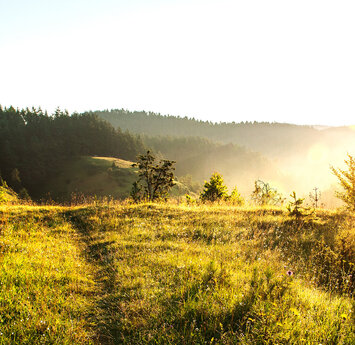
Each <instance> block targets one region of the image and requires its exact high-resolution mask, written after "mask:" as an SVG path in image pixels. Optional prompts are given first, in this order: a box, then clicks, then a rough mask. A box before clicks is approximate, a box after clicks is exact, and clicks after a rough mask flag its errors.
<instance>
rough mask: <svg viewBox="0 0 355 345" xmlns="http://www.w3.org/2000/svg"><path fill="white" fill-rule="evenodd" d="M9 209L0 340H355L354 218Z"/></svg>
mask: <svg viewBox="0 0 355 345" xmlns="http://www.w3.org/2000/svg"><path fill="white" fill-rule="evenodd" d="M1 214H2V216H1V217H2V223H3V227H4V231H2V233H1V239H0V241H2V242H1V243H5V244H4V245H2V247H1V248H4V249H1V251H2V254H1V257H0V261H1V264H2V265H3V267H5V269H3V270H2V272H1V282H2V287H3V286H4V285H3V284H4V283H6V289H3V290H1V291H2V292H1V303H0V306H1V308H2V311H3V312H2V313H1V315H4V314H6V315H10V316H11V317H9V318H7V319H6V320H4V321H0V327H2V328H0V329H2V330H0V331H1V332H2V333H3V334H2V335H1V337H2V338H0V343H1V341H2V340H3V343H13V342H14V341H15V340H21V342H22V343H26V342H27V343H31V342H32V343H41V342H42V343H56V344H57V343H58V344H61V343H68V344H70V343H82V344H86V343H90V342H92V343H97V344H319V343H321V344H353V343H355V337H354V297H353V289H354V280H353V277H354V263H353V259H354V252H353V250H354V246H353V241H354V236H355V235H354V226H353V225H354V216H353V215H349V214H345V213H344V214H343V213H340V212H330V211H319V212H318V214H317V217H316V218H315V219H312V220H307V221H303V220H301V221H300V220H295V219H293V218H292V217H290V216H289V215H288V213H287V211H286V210H284V209H281V208H248V207H245V208H238V207H233V206H223V205H217V206H213V205H208V206H204V205H192V206H186V205H168V204H161V205H159V204H141V205H128V204H126V205H119V204H116V205H115V204H113V203H107V204H105V205H103V204H99V203H95V204H92V205H90V206H83V207H67V208H63V207H62V208H61V207H47V208H46V207H42V208H40V207H32V208H31V207H27V208H25V207H24V208H21V207H17V208H16V207H7V208H3V211H2V213H1ZM15 248H17V249H21V250H15ZM56 269H58V271H57V270H56ZM18 277H20V278H18ZM12 290H15V291H17V290H18V292H17V293H16V294H14V293H8V291H12ZM33 296H41V297H40V298H39V297H36V298H34V297H33ZM28 297H29V298H28ZM27 301H30V302H27ZM29 303H30V304H29ZM14 305H16V308H14ZM28 306H31V308H30V311H31V312H28ZM26 308H27V309H26ZM26 313H27V314H26ZM26 315H32V316H31V317H29V318H28V320H27V319H26V318H24V317H23V316H26ZM21 320H27V321H26V322H27V323H26V324H24V323H21ZM41 320H42V323H41ZM22 322H24V321H22ZM43 322H45V326H46V327H44V326H41V325H42V324H43ZM12 333H13V334H12Z"/></svg>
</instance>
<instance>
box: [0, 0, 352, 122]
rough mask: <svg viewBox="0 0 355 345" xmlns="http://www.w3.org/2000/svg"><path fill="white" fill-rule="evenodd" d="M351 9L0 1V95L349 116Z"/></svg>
mask: <svg viewBox="0 0 355 345" xmlns="http://www.w3.org/2000/svg"><path fill="white" fill-rule="evenodd" d="M354 18H355V1H354V0H350V1H342V0H336V1H335V0H334V1H327V0H319V1H315V0H307V1H303V0H297V1H296V0H294V1H289V0H279V1H275V0H268V1H267V0H244V1H237V0H234V1H232V0H231V1H229V0H218V1H209V0H203V1H199V0H186V1H185V0H165V1H158V0H156V1H153V0H152V1H150V0H126V1H118V0H116V1H114V0H91V1H90V0H0V47H1V51H0V104H2V105H5V106H9V105H14V106H15V107H26V106H29V107H30V106H41V107H42V108H44V109H48V110H49V111H52V110H53V109H54V108H55V107H57V106H60V107H61V108H66V109H68V110H69V111H70V112H72V111H84V110H98V109H111V108H125V109H128V110H147V111H154V112H160V113H162V114H172V115H181V116H189V117H195V118H199V119H205V120H212V121H217V122H219V121H236V122H239V121H245V120H249V121H254V120H255V121H277V122H290V123H298V124H324V125H353V124H355V20H354Z"/></svg>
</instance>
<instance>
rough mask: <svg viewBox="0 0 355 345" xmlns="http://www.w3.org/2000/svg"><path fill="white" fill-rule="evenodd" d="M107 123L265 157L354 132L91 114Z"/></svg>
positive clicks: (147, 114) (119, 112)
mask: <svg viewBox="0 0 355 345" xmlns="http://www.w3.org/2000/svg"><path fill="white" fill-rule="evenodd" d="M90 113H91V114H96V115H97V116H99V117H100V118H102V119H105V120H106V121H108V122H110V123H111V124H112V125H113V126H114V127H117V128H118V127H119V128H121V129H122V130H128V131H130V132H131V133H137V134H145V135H149V136H157V135H170V136H178V137H186V136H198V137H204V138H208V139H210V140H213V141H218V142H222V143H225V144H227V143H234V144H237V145H240V146H245V147H248V148H250V149H252V150H253V151H257V152H261V153H262V154H266V155H268V156H272V157H277V158H282V157H288V156H289V155H290V153H291V152H294V153H297V152H300V151H302V150H307V149H308V148H309V147H310V146H312V145H313V144H314V143H316V142H317V143H318V142H323V143H327V144H330V145H333V143H334V142H337V141H339V140H341V141H344V140H350V139H351V140H352V138H353V137H354V131H352V130H351V129H349V128H329V129H325V130H318V129H315V128H314V127H312V126H298V125H292V124H284V123H268V122H240V123H235V122H231V123H225V122H222V123H213V122H209V121H200V120H196V119H190V118H187V117H184V118H182V117H176V116H163V115H160V114H156V113H152V112H145V111H141V112H138V111H134V112H130V111H127V110H124V109H113V110H104V111H95V112H90Z"/></svg>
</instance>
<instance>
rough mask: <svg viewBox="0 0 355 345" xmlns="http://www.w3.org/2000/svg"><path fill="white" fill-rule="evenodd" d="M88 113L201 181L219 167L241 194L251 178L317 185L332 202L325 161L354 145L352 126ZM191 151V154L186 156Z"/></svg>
mask: <svg viewBox="0 0 355 345" xmlns="http://www.w3.org/2000/svg"><path fill="white" fill-rule="evenodd" d="M88 114H95V115H97V116H98V117H100V118H102V119H104V120H106V121H109V122H110V123H111V124H112V125H113V126H115V127H120V128H122V129H123V130H129V131H130V132H132V133H136V134H140V135H141V138H142V139H143V140H144V141H145V144H146V145H147V146H148V147H149V146H151V147H153V148H154V149H155V150H156V151H160V152H162V153H163V155H165V156H166V157H168V158H170V159H175V158H172V157H179V159H177V161H178V164H179V166H178V168H179V169H178V171H182V172H183V173H187V172H188V171H189V169H190V171H189V173H190V174H192V175H193V177H194V178H196V179H198V180H199V181H200V182H202V181H203V179H206V176H209V175H210V174H211V172H213V171H219V172H221V173H222V174H223V175H224V176H225V177H226V181H227V184H228V185H229V187H230V188H232V187H233V186H234V185H237V186H238V188H239V189H241V190H242V191H243V193H244V194H245V195H246V196H247V195H250V192H251V189H252V186H253V182H254V180H256V179H262V180H266V181H268V182H270V183H271V184H272V185H274V186H275V187H277V188H278V189H279V190H280V191H281V192H282V193H283V194H285V195H288V194H289V193H290V192H291V191H292V190H296V191H298V193H299V194H300V195H302V196H303V197H307V196H308V195H309V192H310V191H311V190H312V189H313V188H314V187H317V188H319V189H320V190H322V192H323V193H324V196H325V195H327V198H326V199H325V200H324V202H325V203H326V205H328V206H329V207H330V206H334V205H336V201H335V199H334V197H333V195H334V185H335V183H336V179H335V178H334V176H332V174H331V172H330V169H329V166H331V165H333V166H342V165H343V159H344V158H343V157H345V156H346V153H347V152H348V153H350V154H352V153H353V150H354V148H355V130H354V127H353V126H352V127H351V126H350V127H328V128H322V129H317V128H315V127H312V126H298V125H291V124H282V123H257V122H244V123H234V122H232V123H211V122H207V121H198V120H195V119H189V118H186V117H185V118H181V117H174V116H163V115H160V114H155V113H152V112H148V113H147V112H130V111H126V110H122V109H121V110H118V109H114V110H110V111H108V110H105V111H95V112H90V113H88ZM179 145H180V147H179ZM182 147H184V149H182ZM195 147H197V148H199V149H200V151H199V152H196V151H197V150H196V149H195ZM191 153H196V154H195V156H194V157H191ZM190 157H191V158H190ZM248 163H249V164H248Z"/></svg>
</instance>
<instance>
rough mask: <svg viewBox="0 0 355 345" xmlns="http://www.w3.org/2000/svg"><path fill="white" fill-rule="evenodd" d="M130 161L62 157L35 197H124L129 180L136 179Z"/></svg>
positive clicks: (59, 199)
mask: <svg viewBox="0 0 355 345" xmlns="http://www.w3.org/2000/svg"><path fill="white" fill-rule="evenodd" d="M131 165H132V162H130V161H126V160H123V159H118V158H112V157H88V156H82V157H78V158H75V159H70V160H64V161H63V162H62V164H61V165H60V167H59V168H58V170H57V173H56V174H55V176H53V177H51V178H49V179H48V180H46V181H44V183H43V185H42V186H41V188H40V189H38V194H36V195H35V197H36V198H37V199H41V198H48V197H49V198H51V199H53V200H55V201H60V202H63V201H69V200H71V199H75V198H79V199H80V198H84V197H95V196H96V197H105V196H107V197H113V198H115V199H124V198H127V197H129V193H130V190H131V186H132V183H133V182H134V181H135V180H136V179H137V173H136V172H135V170H134V169H133V168H132V167H131ZM48 191H50V193H49V192H48Z"/></svg>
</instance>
